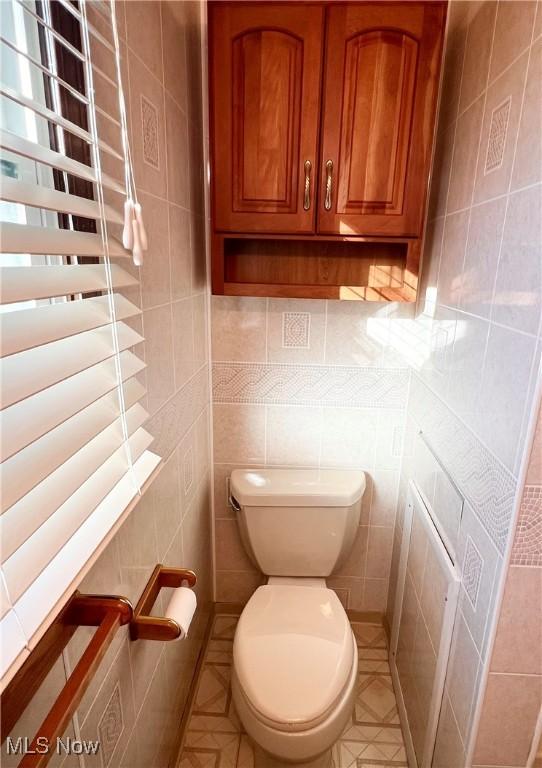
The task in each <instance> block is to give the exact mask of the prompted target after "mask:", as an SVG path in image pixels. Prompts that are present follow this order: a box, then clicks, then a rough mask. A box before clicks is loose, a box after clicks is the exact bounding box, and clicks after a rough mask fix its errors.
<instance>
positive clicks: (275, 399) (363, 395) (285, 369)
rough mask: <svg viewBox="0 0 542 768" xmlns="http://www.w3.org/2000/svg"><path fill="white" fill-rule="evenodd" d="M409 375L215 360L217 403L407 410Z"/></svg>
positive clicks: (384, 371)
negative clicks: (217, 361)
mask: <svg viewBox="0 0 542 768" xmlns="http://www.w3.org/2000/svg"><path fill="white" fill-rule="evenodd" d="M408 379H409V372H408V371H407V370H401V369H385V368H356V367H347V366H344V367H343V366H330V365H280V364H266V363H214V365H213V401H214V402H215V403H259V404H266V405H328V406H340V407H358V408H405V407H406V398H407V392H408Z"/></svg>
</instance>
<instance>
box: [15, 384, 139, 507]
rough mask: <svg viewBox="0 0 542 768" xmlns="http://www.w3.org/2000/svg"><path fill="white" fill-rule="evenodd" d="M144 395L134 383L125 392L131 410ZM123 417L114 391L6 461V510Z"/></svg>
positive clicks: (126, 402)
mask: <svg viewBox="0 0 542 768" xmlns="http://www.w3.org/2000/svg"><path fill="white" fill-rule="evenodd" d="M144 395H145V389H144V387H143V386H142V385H141V384H140V383H139V382H138V381H135V380H133V381H132V382H130V384H129V385H128V386H126V387H125V390H124V403H125V407H126V408H127V409H128V408H131V407H132V406H133V405H135V404H136V403H137V401H138V400H140V399H141V398H142V397H143V396H144ZM120 415H121V410H120V400H119V394H118V392H116V391H114V392H110V393H108V394H107V395H104V396H103V397H101V398H100V399H99V400H96V402H95V403H93V404H92V405H90V406H89V407H88V408H85V410H84V411H80V412H79V413H77V414H75V416H72V418H71V419H68V420H67V421H65V422H63V423H62V424H61V425H60V426H58V427H57V428H56V429H53V430H51V431H50V432H48V433H47V434H46V435H44V436H43V437H42V438H41V439H40V440H36V441H35V442H33V443H32V444H31V445H29V446H28V447H27V448H25V449H24V450H22V451H19V452H18V453H16V454H15V456H12V457H11V459H9V460H8V461H4V462H3V463H2V464H1V465H0V485H1V487H2V496H1V509H2V511H3V510H6V509H9V507H11V506H13V504H15V503H16V502H18V501H19V500H20V499H22V497H23V496H25V495H26V494H27V493H29V491H31V490H32V488H34V486H36V485H37V484H38V483H40V482H41V481H42V480H44V479H45V478H46V477H47V476H48V475H50V474H52V473H53V472H54V471H55V470H56V469H58V467H59V466H60V465H61V464H63V463H64V462H66V461H67V460H68V459H70V458H71V457H72V456H73V455H74V454H75V453H76V452H77V451H79V450H80V449H81V448H83V446H85V445H86V444H87V443H88V442H90V440H92V439H93V438H94V437H96V435H98V434H99V433H100V432H102V430H104V429H105V428H106V427H108V426H110V425H111V424H112V423H113V422H114V421H115V420H117V419H118V418H119V416H120Z"/></svg>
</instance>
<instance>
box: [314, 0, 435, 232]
mask: <svg viewBox="0 0 542 768" xmlns="http://www.w3.org/2000/svg"><path fill="white" fill-rule="evenodd" d="M444 13H445V5H444V4H443V3H432V2H420V3H417V2H403V3H393V2H389V3H387V2H376V3H360V4H359V5H351V4H348V5H346V4H345V5H342V4H341V5H336V6H331V7H329V9H328V17H327V44H326V71H325V83H324V104H323V131H322V155H321V158H320V166H321V167H320V202H319V210H318V231H319V232H321V233H332V234H354V235H356V234H359V235H361V234H363V235H386V236H416V235H419V234H420V232H421V227H422V220H423V211H424V201H425V198H426V191H427V190H426V186H427V179H428V173H429V164H430V154H431V136H432V129H433V120H434V113H435V107H436V97H437V89H438V72H439V63H440V56H441V48H442V29H443V15H444Z"/></svg>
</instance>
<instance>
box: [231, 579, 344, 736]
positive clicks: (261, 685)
mask: <svg viewBox="0 0 542 768" xmlns="http://www.w3.org/2000/svg"><path fill="white" fill-rule="evenodd" d="M233 657H234V667H235V673H236V675H237V679H238V681H239V684H240V687H241V689H242V691H243V693H244V695H245V698H246V699H247V702H248V703H249V704H250V706H251V707H252V709H253V710H254V712H255V714H257V715H258V716H259V717H260V718H261V719H262V720H264V721H267V722H268V724H269V725H270V726H271V727H276V728H277V729H280V730H289V731H291V730H304V729H307V728H312V727H314V726H315V725H317V724H318V723H319V722H321V721H322V720H323V719H325V717H326V715H327V714H328V712H329V710H330V709H331V708H332V707H333V705H334V704H335V702H336V700H337V699H338V698H339V697H340V695H341V693H342V691H343V690H344V688H345V686H346V684H347V682H348V679H349V676H350V672H351V670H352V662H353V658H352V657H353V644H352V630H351V628H350V625H349V623H348V619H347V617H346V613H345V611H344V608H343V607H342V605H341V603H340V602H339V599H338V597H337V595H336V594H335V592H333V591H332V590H331V589H326V588H322V587H305V586H285V585H280V586H270V585H267V586H264V587H259V588H258V589H257V590H256V592H255V593H254V594H253V596H252V597H251V599H250V600H249V602H248V603H247V605H246V607H245V609H244V611H243V613H242V614H241V618H240V619H239V624H238V625H237V631H236V633H235V641H234V646H233Z"/></svg>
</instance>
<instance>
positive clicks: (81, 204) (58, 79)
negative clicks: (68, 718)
mask: <svg viewBox="0 0 542 768" xmlns="http://www.w3.org/2000/svg"><path fill="white" fill-rule="evenodd" d="M0 13H1V19H0V23H1V35H0V46H1V60H0V64H1V68H0V76H1V83H0V101H1V106H0V108H1V112H0V115H1V130H0V147H1V175H0V192H1V194H0V199H1V202H0V227H1V231H0V244H1V255H0V302H1V306H0V334H1V336H0V339H1V355H2V360H1V385H2V386H1V401H0V408H1V411H0V436H1V440H0V460H1V465H0V483H1V485H0V489H1V493H0V502H1V509H0V513H1V514H0V537H1V544H2V549H1V578H0V631H1V640H2V645H1V657H2V658H1V662H2V669H1V675H2V689H3V688H4V687H5V685H6V684H7V683H8V682H9V680H10V679H11V677H12V676H13V674H14V673H15V671H16V670H17V669H18V668H19V667H20V666H21V664H22V663H23V662H24V660H25V658H26V657H27V656H28V654H29V653H30V651H31V650H32V649H33V648H34V647H35V645H36V644H37V642H38V641H39V639H40V637H41V636H42V635H43V632H44V631H45V630H46V629H47V627H48V626H49V624H50V622H51V621H52V620H53V619H54V617H55V616H56V614H57V613H58V611H59V610H60V608H61V607H62V605H63V603H64V602H65V600H66V598H67V597H68V596H69V594H70V593H71V592H72V591H73V589H74V588H75V587H76V585H77V583H78V581H79V580H80V579H81V578H82V576H83V575H84V573H85V572H86V571H87V570H88V568H89V567H90V566H91V564H92V563H93V562H94V560H95V559H96V557H97V555H98V554H99V553H100V552H101V551H102V549H103V548H104V547H105V546H106V544H107V543H108V541H109V539H110V538H111V537H112V536H113V535H114V533H115V531H116V529H117V528H118V526H119V525H120V524H121V523H122V521H123V520H124V518H125V516H126V514H128V512H129V510H130V509H131V507H132V506H133V505H134V504H135V503H136V502H137V499H138V498H139V494H140V493H141V489H142V487H143V486H144V485H145V483H147V482H148V481H149V479H150V478H151V476H152V475H153V473H154V472H155V471H156V469H157V467H158V464H159V463H160V458H159V457H158V456H157V455H155V454H154V453H152V451H150V450H149V446H150V445H151V443H152V438H151V436H150V434H149V433H148V432H147V431H146V430H145V428H144V425H145V421H146V419H147V413H146V411H145V409H144V408H143V406H142V404H141V400H142V399H143V398H144V396H145V389H144V386H143V385H142V383H141V381H140V378H139V374H141V372H142V370H143V368H144V363H143V362H142V360H141V359H140V358H139V356H138V351H139V348H138V345H140V344H141V342H142V341H143V337H142V335H141V329H140V321H139V316H140V314H141V312H140V309H139V307H138V303H139V299H138V297H139V287H138V270H137V269H136V268H135V267H134V265H133V264H132V258H131V256H132V254H131V253H130V252H129V251H127V250H126V249H125V248H124V247H123V245H122V223H123V221H124V216H123V207H124V202H125V200H126V199H127V198H129V197H130V190H129V186H130V177H129V172H128V171H127V168H129V147H128V144H127V133H126V121H125V116H124V114H123V101H122V83H121V81H120V79H119V76H118V72H119V69H120V67H119V66H118V40H117V39H116V31H115V18H114V7H112V5H111V4H110V3H109V2H92V3H85V2H84V0H79V2H78V3H72V2H70V1H69V0H54V3H53V1H48V2H43V0H42V2H39V3H37V2H34V1H33V0H2V2H0Z"/></svg>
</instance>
